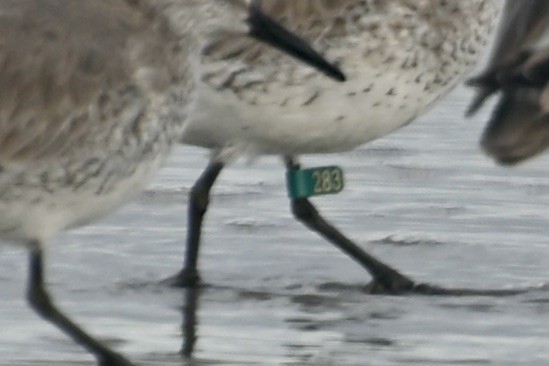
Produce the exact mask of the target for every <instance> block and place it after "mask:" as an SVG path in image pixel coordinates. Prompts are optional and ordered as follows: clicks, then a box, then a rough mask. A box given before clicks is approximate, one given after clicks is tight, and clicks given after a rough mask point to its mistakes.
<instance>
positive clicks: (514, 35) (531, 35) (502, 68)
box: [469, 0, 549, 165]
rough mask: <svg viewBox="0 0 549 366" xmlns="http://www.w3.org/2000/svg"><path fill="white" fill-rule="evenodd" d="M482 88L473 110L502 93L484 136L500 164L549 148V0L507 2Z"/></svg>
mask: <svg viewBox="0 0 549 366" xmlns="http://www.w3.org/2000/svg"><path fill="white" fill-rule="evenodd" d="M503 19H504V20H505V21H504V22H503V24H502V27H501V29H500V31H499V34H498V38H497V42H496V46H495V48H494V52H493V55H492V57H491V60H490V62H489V64H488V66H487V67H486V70H485V71H484V72H483V73H482V74H481V75H480V76H479V77H477V78H474V79H472V80H471V81H470V82H469V84H470V85H472V86H476V87H478V88H480V90H479V91H478V94H477V96H476V98H475V100H474V102H473V104H472V105H471V108H470V110H469V114H473V113H474V112H476V111H477V110H478V109H479V108H480V107H481V106H482V105H483V104H484V102H485V101H486V99H487V98H488V97H489V96H491V95H492V94H494V93H496V92H501V93H500V96H499V101H498V104H497V106H496V107H495V109H494V112H493V115H492V117H491V119H490V121H489V122H488V124H487V127H486V129H485V131H484V134H483V136H482V140H481V145H482V147H483V149H484V151H485V152H486V153H487V154H488V155H490V156H492V157H493V158H494V159H496V161H498V162H499V163H501V164H506V165H511V164H517V163H519V162H522V161H524V160H526V159H528V158H531V157H533V156H535V155H538V154H540V153H541V152H543V151H544V150H545V149H547V147H549V1H545V0H523V1H508V2H507V5H506V7H505V10H504V16H503Z"/></svg>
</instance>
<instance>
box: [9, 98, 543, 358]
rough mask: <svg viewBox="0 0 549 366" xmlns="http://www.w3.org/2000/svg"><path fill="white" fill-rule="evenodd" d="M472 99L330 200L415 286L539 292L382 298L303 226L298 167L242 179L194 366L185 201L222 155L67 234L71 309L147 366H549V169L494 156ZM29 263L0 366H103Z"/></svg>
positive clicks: (211, 217) (189, 153) (385, 154)
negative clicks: (296, 196)
mask: <svg viewBox="0 0 549 366" xmlns="http://www.w3.org/2000/svg"><path fill="white" fill-rule="evenodd" d="M469 98H470V94H469V91H466V90H463V89H459V90H457V91H456V92H454V93H452V94H451V95H450V96H449V97H447V98H446V99H445V100H444V101H443V102H442V103H440V104H439V105H438V106H437V108H435V109H434V110H432V111H431V112H430V113H429V114H428V115H425V116H424V117H422V118H421V119H419V120H418V121H416V122H415V123H414V124H412V125H410V126H409V127H407V128H405V129H403V130H401V131H399V132H398V133H395V134H393V135H391V136H388V137H386V138H383V139H380V140H378V141H376V142H374V143H371V144H368V145H366V146H364V147H362V148H361V149H359V150H356V151H353V152H349V153H346V154H338V155H324V156H315V157H305V158H304V159H303V163H304V164H305V165H306V166H316V165H332V164H337V165H340V166H342V167H343V168H344V170H345V172H346V178H347V186H346V189H345V191H344V192H342V193H341V194H339V195H335V196H325V197H319V198H315V199H314V202H315V203H316V204H317V205H318V207H319V208H320V209H321V211H322V212H323V213H324V214H325V216H326V217H327V218H329V219H330V220H332V222H333V223H335V224H336V225H338V226H339V227H340V228H341V229H342V230H343V231H344V232H345V233H347V234H348V235H349V236H350V237H351V238H353V239H355V240H356V241H357V243H359V244H360V245H361V246H363V247H364V248H365V249H367V250H369V251H370V252H371V253H372V254H375V255H377V256H379V257H380V258H382V259H383V260H385V261H386V262H388V263H390V264H392V265H394V266H395V267H397V268H399V269H400V270H402V271H403V272H405V273H406V274H408V275H410V276H412V277H413V278H414V279H416V280H418V281H422V282H429V283H433V284H437V285H442V286H446V287H467V288H478V289H483V288H492V289H523V288H529V289H530V290H529V291H527V292H526V293H524V294H521V295H516V296H511V297H480V296H466V297H444V296H440V297H422V296H404V297H391V296H374V295H367V294H365V293H363V291H362V287H363V286H364V285H365V284H366V283H367V282H368V281H369V277H368V275H367V274H366V273H365V272H364V271H363V270H362V269H361V268H360V267H359V266H358V265H356V264H355V263H354V262H353V261H352V260H350V259H349V258H347V257H346V256H345V255H343V254H342V253H340V252H339V251H338V250H336V249H334V248H333V247H332V246H331V245H330V244H328V243H326V242H324V241H323V240H322V239H320V238H319V237H317V236H316V235H315V234H313V233H310V232H308V231H307V230H306V229H305V228H304V227H303V226H301V224H299V223H297V222H295V221H294V220H293V219H292V217H291V214H290V212H289V203H288V200H287V197H286V192H285V183H284V171H283V166H282V164H281V163H280V161H279V160H278V159H275V158H261V159H259V160H258V161H256V162H254V164H252V165H251V166H248V165H246V164H237V165H235V166H233V167H230V168H228V169H227V170H226V171H225V172H224V173H223V174H222V176H221V178H220V180H219V182H218V184H217V185H216V186H215V187H214V194H213V199H212V204H211V210H210V212H209V213H208V216H207V218H206V222H205V234H204V240H203V244H204V245H203V248H202V253H201V254H202V255H201V258H200V266H201V269H202V276H203V279H204V281H205V282H206V283H207V284H208V286H207V287H206V288H204V289H203V290H202V291H201V292H200V294H199V295H200V296H199V297H198V299H197V301H198V311H197V314H196V317H197V319H196V321H197V326H196V337H197V341H196V344H195V352H194V357H193V358H192V359H187V360H184V359H182V358H181V357H180V356H179V355H178V352H179V350H180V348H181V347H182V343H183V339H184V338H185V337H184V334H183V332H182V322H183V314H182V308H183V306H184V303H185V292H184V291H181V290H174V289H169V288H165V287H162V286H161V285H159V284H158V282H159V281H160V280H161V279H163V278H165V277H167V276H169V275H172V274H174V273H175V272H176V271H177V270H178V269H179V268H180V265H181V261H182V254H183V240H184V237H185V233H186V229H185V225H186V224H185V223H186V217H187V213H186V204H187V193H188V191H189V189H190V187H191V186H192V184H193V182H194V180H195V179H196V178H197V177H198V175H199V174H200V173H201V172H202V170H203V169H204V167H205V165H206V162H207V157H208V154H207V152H205V151H204V150H200V149H196V148H183V147H182V148H180V149H178V150H177V151H175V153H174V155H173V157H172V159H171V160H170V161H169V162H168V164H167V166H166V167H165V168H164V169H163V170H162V171H161V172H160V174H159V175H158V176H157V178H156V179H155V180H154V182H153V183H152V184H151V185H150V187H149V188H148V190H147V191H146V192H145V193H144V194H143V195H142V196H141V197H140V198H139V199H138V200H136V201H135V202H133V203H132V204H129V205H127V206H125V207H124V208H123V209H121V210H119V211H118V212H117V213H115V214H114V215H112V216H110V217H108V218H106V219H105V220H103V221H101V222H98V223H96V224H94V225H90V226H87V227H83V228H80V229H76V230H73V231H71V232H69V233H66V234H64V235H63V236H61V237H59V238H58V239H57V240H56V241H55V243H53V244H52V247H51V250H50V251H49V253H48V283H49V286H50V289H51V291H52V293H53V294H54V296H55V298H56V299H57V302H58V303H59V305H60V306H61V307H62V308H63V309H64V310H66V311H67V313H69V314H70V315H71V316H72V317H73V318H74V319H76V320H77V321H78V322H79V323H81V324H82V325H84V326H85V327H86V328H87V329H88V330H90V331H91V332H93V333H94V334H96V335H98V336H99V337H101V338H102V339H105V340H107V341H108V342H109V343H110V344H112V345H113V347H114V348H116V349H117V350H120V351H121V352H123V353H124V354H126V355H127V356H128V357H129V358H130V359H132V360H134V361H135V362H136V363H138V364H139V365H166V366H168V365H169V366H175V365H198V366H201V365H337V366H350V365H353V366H354V365H357V366H359V365H360V366H362V365H383V366H384V365H387V366H393V365H394V366H397V365H417V366H424V365H427V366H428V365H441V366H444V365H497V366H504V365H509V366H511V365H513V366H516V365H528V366H536V365H540V366H541V365H548V364H549V346H547V345H548V344H549V287H548V285H547V284H548V283H549V273H548V268H549V246H548V242H547V234H548V233H549V226H548V225H549V210H548V207H549V172H548V170H547V163H548V159H549V156H544V157H542V158H539V159H537V160H536V161H533V162H531V163H528V164H526V165H523V166H520V167H518V168H514V169H505V168H502V167H498V166H496V165H495V164H493V163H492V162H491V161H490V160H489V159H488V158H486V157H485V156H484V155H483V154H482V153H481V152H480V151H479V149H478V144H477V140H478V138H479V136H480V133H481V130H482V126H483V123H484V120H485V119H486V115H481V116H479V117H478V118H477V119H475V120H464V118H463V117H462V115H463V111H464V109H465V105H466V103H467V102H468V100H469ZM26 255H27V253H26V252H24V251H23V250H22V249H20V248H11V247H5V246H3V247H1V249H0V291H1V294H0V365H1V366H15V365H19V366H21V365H24V366H35V365H36V366H38V365H40V366H44V365H71V366H72V365H78V366H80V365H82V366H84V365H85V366H90V365H93V364H94V362H93V358H92V357H90V356H89V355H87V354H86V353H85V352H84V351H83V350H82V349H81V348H80V347H78V346H76V345H74V344H73V343H72V342H71V341H70V340H68V339H67V338H66V337H65V336H64V335H63V334H61V333H60V332H59V331H58V330H57V329H55V328H54V327H53V326H51V325H50V324H48V323H46V322H45V321H42V320H41V319H40V318H39V317H38V316H36V315H35V314H34V313H33V312H32V311H31V310H30V308H29V307H28V306H27V305H26V303H25V299H24V291H25V283H26V274H27V268H26V265H27V257H26Z"/></svg>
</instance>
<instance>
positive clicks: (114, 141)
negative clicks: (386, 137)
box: [0, 0, 343, 366]
mask: <svg viewBox="0 0 549 366" xmlns="http://www.w3.org/2000/svg"><path fill="white" fill-rule="evenodd" d="M210 16H213V17H214V18H215V19H213V18H212V19H213V20H215V22H210V23H211V24H212V28H210V29H209V31H210V32H209V33H208V34H205V33H201V34H200V37H201V39H202V38H205V39H209V38H210V37H211V39H212V40H220V39H222V38H223V37H225V34H230V36H231V39H238V38H239V37H242V38H246V39H250V40H252V39H253V41H252V43H254V42H257V40H262V41H264V42H267V43H269V44H271V45H274V46H276V47H278V48H281V49H283V50H286V51H287V52H289V53H291V54H292V55H294V56H296V57H298V58H300V59H302V60H303V61H305V62H308V63H310V64H313V65H317V66H318V67H319V68H321V69H323V70H324V71H325V72H326V73H327V74H329V75H331V76H333V77H334V78H336V79H342V78H343V75H342V74H341V72H340V71H339V70H338V69H337V68H336V67H333V66H332V65H330V64H328V63H327V62H326V61H324V59H323V58H322V57H320V55H319V54H316V53H315V52H314V51H313V49H312V48H311V47H310V46H309V45H308V44H307V43H306V42H304V41H303V40H301V39H300V38H297V37H295V36H293V35H292V34H291V33H289V32H287V31H285V30H284V28H282V27H280V26H278V25H277V24H276V23H275V22H273V21H272V20H270V19H269V18H268V17H267V16H265V15H264V14H263V13H262V12H261V11H260V9H259V7H258V6H257V4H255V3H245V2H244V1H242V2H238V1H226V2H225V1H218V0H215V1H191V0H189V1H185V2H184V1H179V0H103V1H101V2H100V4H99V3H98V2H97V1H94V0H80V1H74V0H4V1H2V2H0V85H1V88H0V238H2V239H7V241H8V242H10V241H11V242H13V243H16V244H19V243H20V244H22V245H24V246H25V247H27V248H28V249H29V251H30V266H29V272H30V273H29V282H28V292H27V296H28V300H29V303H30V305H31V306H32V307H33V308H34V309H35V310H36V311H37V312H38V313H39V314H40V315H41V316H42V317H44V318H45V319H46V320H48V321H50V322H52V323H53V324H54V325H56V326H57V327H58V328H59V329H61V330H62V331H64V332H65V333H66V334H67V335H68V336H70V337H71V338H72V339H73V340H74V341H76V342H77V343H79V344H80V345H82V346H83V347H84V348H86V349H87V350H88V351H89V352H91V353H92V354H93V355H94V356H95V357H96V358H97V360H98V362H99V365H101V366H129V365H131V363H130V362H129V361H128V360H127V359H125V358H124V357H123V356H121V355H120V354H118V353H116V352H114V351H113V350H111V349H109V348H108V347H107V346H106V345H104V344H103V343H102V342H100V341H99V340H96V339H95V338H94V337H92V336H91V335H89V334H88V333H86V332H85V331H84V330H83V329H82V328H81V327H80V326H78V325H77V324H75V323H74V322H73V321H72V320H71V319H69V318H68V317H67V316H66V315H64V314H63V313H62V312H61V311H60V310H59V309H58V308H57V307H56V306H55V304H54V303H53V301H52V299H51V297H50V295H49V294H48V291H47V289H46V286H45V280H44V268H43V267H44V255H43V251H44V243H46V242H47V241H48V240H50V239H51V238H52V237H54V236H55V235H56V234H57V233H59V232H60V231H61V230H64V229H67V228H70V227H74V226H78V225H82V224H85V223H88V222H90V221H92V220H93V219H95V218H97V217H100V216H103V215H105V214H107V213H109V212H111V211H112V210H114V209H115V208H116V207H117V206H119V205H121V204H122V203H124V202H125V201H127V200H128V199H130V197H131V196H133V195H135V194H136V193H137V192H139V190H140V189H141V188H142V187H143V186H144V184H145V183H146V182H147V181H148V178H149V177H150V176H151V175H152V174H153V173H154V171H156V170H157V169H158V168H159V166H160V165H161V163H162V161H163V160H164V158H165V157H166V155H167V154H168V152H169V150H170V148H171V146H172V145H174V144H176V143H178V142H179V141H180V139H181V138H182V131H183V127H184V124H185V123H186V121H187V115H188V113H189V109H190V107H191V106H192V104H193V103H194V100H195V94H196V85H197V83H196V81H197V80H196V75H197V73H198V71H197V67H198V62H197V61H198V60H197V58H198V54H199V53H198V52H197V49H196V48H195V45H196V44H197V42H198V41H197V39H196V38H195V37H196V34H195V32H194V29H195V28H196V24H197V23H200V22H202V20H203V18H204V17H206V18H208V19H210V18H209V17H210ZM214 23H215V24H214ZM214 25H215V28H213V26H214Z"/></svg>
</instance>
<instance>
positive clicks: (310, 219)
mask: <svg viewBox="0 0 549 366" xmlns="http://www.w3.org/2000/svg"><path fill="white" fill-rule="evenodd" d="M286 167H287V169H288V170H297V169H299V165H298V164H296V163H295V162H294V161H293V159H291V158H287V159H286ZM291 208H292V212H293V214H294V216H295V217H296V218H297V219H298V220H299V221H301V222H302V223H303V224H304V225H305V226H307V227H308V228H310V229H311V230H313V231H315V232H317V233H318V234H320V235H321V236H323V237H324V238H326V239H327V240H328V241H329V242H330V243H332V244H334V245H335V246H336V247H338V248H339V249H341V250H342V251H343V252H345V253H346V254H348V255H349V256H350V257H351V258H353V259H354V260H355V261H357V262H358V263H359V264H360V265H361V266H362V267H364V268H365V269H366V270H367V271H368V272H369V273H370V275H371V276H372V278H373V281H372V283H371V284H370V285H369V287H368V290H369V291H370V292H372V293H390V294H400V293H407V292H417V293H429V294H431V293H432V294H435V293H445V290H443V289H440V288H437V287H431V286H429V285H425V284H416V283H415V282H414V281H412V280H411V279H409V278H408V277H406V276H405V275H403V274H401V273H400V272H398V271H397V270H395V269H393V268H391V267H389V266H388V265H386V264H384V263H383V262H381V261H379V260H378V259H376V258H374V257H373V256H371V255H370V254H368V253H366V252H365V251H364V250H363V249H362V248H360V247H359V246H358V245H356V244H355V243H353V242H352V241H351V240H350V239H349V238H347V237H346V236H345V235H343V234H342V233H341V232H340V231H339V230H338V229H336V228H335V227H334V226H333V225H332V224H330V223H329V222H328V221H326V220H325V219H324V218H323V217H322V216H321V215H320V213H319V212H318V210H317V209H316V208H315V207H314V206H313V204H312V203H311V202H310V201H309V200H308V199H307V198H293V199H291Z"/></svg>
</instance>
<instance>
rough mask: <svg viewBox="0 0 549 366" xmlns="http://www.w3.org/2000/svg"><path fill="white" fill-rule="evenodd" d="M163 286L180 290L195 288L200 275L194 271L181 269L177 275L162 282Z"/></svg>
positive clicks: (198, 282)
mask: <svg viewBox="0 0 549 366" xmlns="http://www.w3.org/2000/svg"><path fill="white" fill-rule="evenodd" d="M161 283H162V284H163V285H167V286H170V287H180V288H196V287H198V286H199V285H200V275H199V274H198V272H197V271H196V270H186V269H182V270H181V271H179V273H177V274H175V275H173V276H171V277H168V278H166V279H165V280H162V282H161Z"/></svg>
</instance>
